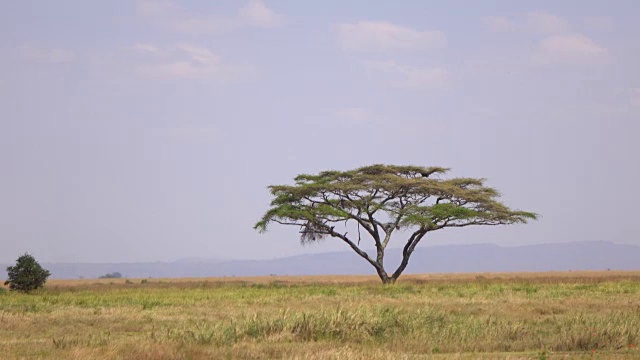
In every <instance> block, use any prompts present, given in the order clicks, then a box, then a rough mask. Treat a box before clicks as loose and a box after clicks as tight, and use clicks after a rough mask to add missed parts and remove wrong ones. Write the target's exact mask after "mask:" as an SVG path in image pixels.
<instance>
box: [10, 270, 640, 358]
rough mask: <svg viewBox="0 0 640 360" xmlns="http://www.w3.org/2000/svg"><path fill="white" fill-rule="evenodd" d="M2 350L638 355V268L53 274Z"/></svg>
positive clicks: (60, 353) (19, 299) (29, 300)
mask: <svg viewBox="0 0 640 360" xmlns="http://www.w3.org/2000/svg"><path fill="white" fill-rule="evenodd" d="M0 324H1V325H0V358H2V359H14V358H42V359H101V358H105V359H200V358H213V359H225V358H241V359H266V358H293V359H308V358H315V359H365V358H366V359H414V358H415V359H418V358H435V359H438V358H453V359H474V358H485V359H495V358H500V359H529V358H531V359H548V358H585V359H592V358H593V359H596V358H598V359H605V358H611V359H617V358H629V359H631V358H640V350H637V349H636V346H637V345H640V272H567V273H531V274H515V273H514V274H507V273H503V274H464V275H415V276H405V277H404V278H401V279H400V281H399V283H398V284H396V285H394V286H382V285H380V284H379V280H377V279H376V278H374V277H366V276H343V277H339V276H325V277H262V278H209V279H146V280H142V279H130V280H124V279H117V280H109V279H103V280H73V281H55V280H53V281H50V282H49V283H48V284H47V286H46V288H45V289H44V290H41V291H38V292H36V293H33V294H19V293H9V292H6V291H0Z"/></svg>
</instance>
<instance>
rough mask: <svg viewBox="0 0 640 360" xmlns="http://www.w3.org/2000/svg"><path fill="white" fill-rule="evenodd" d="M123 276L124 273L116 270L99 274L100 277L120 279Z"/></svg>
mask: <svg viewBox="0 0 640 360" xmlns="http://www.w3.org/2000/svg"><path fill="white" fill-rule="evenodd" d="M121 277H122V274H120V273H119V272H117V271H116V272H112V273H107V274H104V275H102V276H99V277H98V279H120V278H121Z"/></svg>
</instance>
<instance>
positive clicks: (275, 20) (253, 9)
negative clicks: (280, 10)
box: [238, 0, 282, 28]
mask: <svg viewBox="0 0 640 360" xmlns="http://www.w3.org/2000/svg"><path fill="white" fill-rule="evenodd" d="M238 20H239V22H240V23H243V24H245V25H247V26H256V27H262V28H270V27H277V26H280V25H282V16H280V15H278V14H276V13H275V12H274V11H273V10H271V9H269V8H268V7H267V6H266V5H265V4H264V3H263V2H262V1H260V0H251V1H250V2H249V3H248V4H246V5H245V6H243V7H241V8H240V10H239V11H238Z"/></svg>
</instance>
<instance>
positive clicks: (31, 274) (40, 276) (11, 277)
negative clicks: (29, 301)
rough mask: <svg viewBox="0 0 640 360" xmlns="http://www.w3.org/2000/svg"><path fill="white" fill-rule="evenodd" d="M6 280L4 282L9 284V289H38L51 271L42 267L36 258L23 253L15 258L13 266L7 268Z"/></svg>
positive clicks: (24, 290) (27, 290) (26, 290)
mask: <svg viewBox="0 0 640 360" xmlns="http://www.w3.org/2000/svg"><path fill="white" fill-rule="evenodd" d="M7 274H8V280H7V281H5V282H4V284H5V285H9V290H15V291H23V292H29V291H32V290H36V289H39V288H41V287H43V286H44V283H45V282H47V278H48V277H49V276H50V275H51V273H50V272H49V271H48V270H46V269H43V268H42V266H40V264H38V262H37V261H36V259H35V258H34V257H33V256H31V255H29V254H24V255H22V256H20V257H19V258H18V260H16V265H15V266H9V267H8V268H7Z"/></svg>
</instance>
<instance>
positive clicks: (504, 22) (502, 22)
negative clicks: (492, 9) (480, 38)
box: [481, 16, 516, 32]
mask: <svg viewBox="0 0 640 360" xmlns="http://www.w3.org/2000/svg"><path fill="white" fill-rule="evenodd" d="M481 20H482V24H483V25H484V26H485V27H486V28H487V29H489V30H491V31H495V32H507V31H512V30H513V29H515V27H516V25H515V23H514V22H513V21H512V20H511V19H509V18H507V17H504V16H485V17H483V18H482V19H481Z"/></svg>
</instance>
